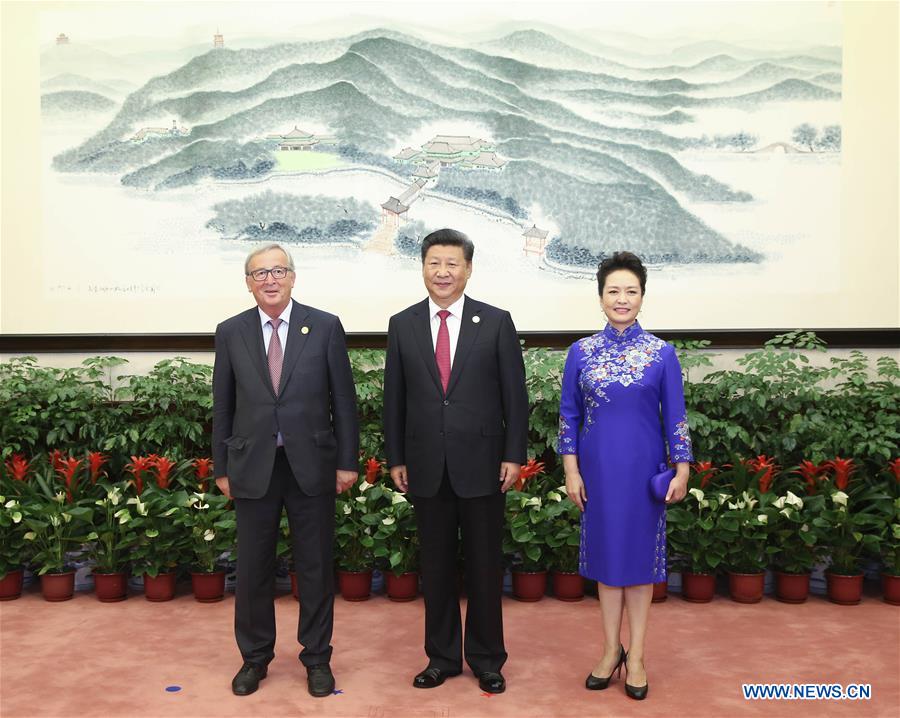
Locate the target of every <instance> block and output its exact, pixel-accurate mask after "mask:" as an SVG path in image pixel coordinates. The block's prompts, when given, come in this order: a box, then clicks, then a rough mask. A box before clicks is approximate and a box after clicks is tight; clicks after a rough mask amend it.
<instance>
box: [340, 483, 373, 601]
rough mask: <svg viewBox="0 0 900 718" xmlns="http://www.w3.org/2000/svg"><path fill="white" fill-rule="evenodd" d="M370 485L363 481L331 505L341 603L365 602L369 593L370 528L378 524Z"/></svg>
mask: <svg viewBox="0 0 900 718" xmlns="http://www.w3.org/2000/svg"><path fill="white" fill-rule="evenodd" d="M372 488H373V487H372V485H371V484H369V483H368V482H367V481H366V480H365V479H363V480H362V481H360V482H359V483H358V484H356V485H355V486H353V487H351V488H350V489H349V490H348V491H346V492H344V493H343V494H341V495H340V496H338V498H337V500H336V501H335V514H336V516H335V529H334V558H335V563H336V564H337V571H338V586H339V588H340V591H341V596H342V597H343V598H344V600H345V601H365V600H367V599H368V598H369V595H370V594H371V592H372V567H373V565H374V558H373V556H372V550H373V547H374V545H375V540H374V539H373V537H372V533H373V527H374V526H375V525H376V524H378V523H380V522H381V518H380V517H379V515H378V510H377V507H376V506H375V505H374V504H375V501H376V496H378V497H380V494H379V493H377V492H380V489H377V491H376V493H372V494H371V495H369V493H370V491H371V490H372Z"/></svg>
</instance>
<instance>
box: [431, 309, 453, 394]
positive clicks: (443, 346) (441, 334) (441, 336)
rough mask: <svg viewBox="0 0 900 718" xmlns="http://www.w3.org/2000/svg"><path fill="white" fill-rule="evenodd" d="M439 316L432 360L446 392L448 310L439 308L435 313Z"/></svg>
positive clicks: (447, 374)
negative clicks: (439, 321)
mask: <svg viewBox="0 0 900 718" xmlns="http://www.w3.org/2000/svg"><path fill="white" fill-rule="evenodd" d="M437 315H438V316H439V317H440V318H441V326H440V327H439V328H438V335H437V342H436V343H435V345H434V360H435V361H436V362H437V368H438V373H439V374H440V375H441V386H442V387H444V393H445V394H446V393H447V384H449V383H450V330H449V329H447V317H449V316H450V312H448V311H447V310H446V309H441V311H439V312H438V313H437Z"/></svg>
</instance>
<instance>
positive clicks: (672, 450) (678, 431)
mask: <svg viewBox="0 0 900 718" xmlns="http://www.w3.org/2000/svg"><path fill="white" fill-rule="evenodd" d="M673 439H674V443H673V444H672V446H670V447H669V455H670V456H671V457H672V461H691V460H692V458H693V445H692V444H691V432H690V429H688V423H687V417H686V416H685V417H684V418H682V420H681V421H679V422H678V423H677V424H675V432H674V436H673Z"/></svg>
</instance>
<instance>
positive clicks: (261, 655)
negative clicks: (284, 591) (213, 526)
mask: <svg viewBox="0 0 900 718" xmlns="http://www.w3.org/2000/svg"><path fill="white" fill-rule="evenodd" d="M334 499H335V495H334V493H328V494H323V495H321V496H307V495H306V494H304V493H303V491H302V490H301V489H300V487H299V485H298V484H297V480H296V479H295V478H294V474H293V472H292V471H291V467H290V464H289V463H288V460H287V457H286V456H285V453H284V449H283V448H278V449H277V450H276V452H275V463H274V466H273V468H272V477H271V480H270V482H269V488H268V491H266V494H265V495H264V496H263V497H262V498H259V499H238V498H236V499H235V500H234V508H235V515H236V517H237V550H238V555H237V586H236V589H235V605H234V634H235V638H236V639H237V644H238V648H240V651H241V655H242V656H243V658H244V660H245V661H249V662H251V663H256V664H258V665H261V666H265V665H268V663H269V662H270V661H271V660H272V658H274V656H275V603H274V602H275V565H276V556H275V553H276V546H277V543H278V535H279V523H280V521H281V511H282V507H283V508H285V509H286V510H287V517H288V523H289V524H290V529H291V548H292V550H293V557H294V570H295V571H296V572H297V589H298V593H299V595H300V606H301V610H300V620H299V625H298V629H297V639H298V640H299V641H300V643H301V644H302V645H303V650H302V651H301V652H300V660H301V661H302V662H303V664H304V665H306V666H311V665H315V664H317V663H328V662H329V661H330V660H331V634H332V629H333V626H334V566H333V563H332V554H333V551H334V548H333V546H334V544H333V542H334Z"/></svg>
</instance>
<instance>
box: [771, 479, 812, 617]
mask: <svg viewBox="0 0 900 718" xmlns="http://www.w3.org/2000/svg"><path fill="white" fill-rule="evenodd" d="M824 501H825V499H824V497H823V496H822V495H821V494H811V495H807V496H806V497H803V498H801V497H800V496H798V495H797V494H795V493H794V492H793V491H787V492H786V493H785V495H784V496H779V497H778V498H776V499H775V500H774V501H773V502H772V508H773V509H777V510H776V511H775V512H774V513H773V514H772V521H771V522H770V526H769V531H770V532H771V541H772V547H773V548H774V551H773V553H772V564H773V566H774V568H775V598H776V599H777V600H779V601H781V602H783V603H803V602H804V601H806V599H807V597H808V596H809V577H810V574H811V573H812V569H813V566H814V565H815V564H816V562H817V561H819V560H820V559H821V555H822V546H821V545H820V542H819V538H820V532H819V529H818V527H817V526H816V525H815V523H814V522H813V519H814V518H815V517H816V516H817V515H818V513H819V512H820V511H821V510H822V507H823V505H824Z"/></svg>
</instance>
